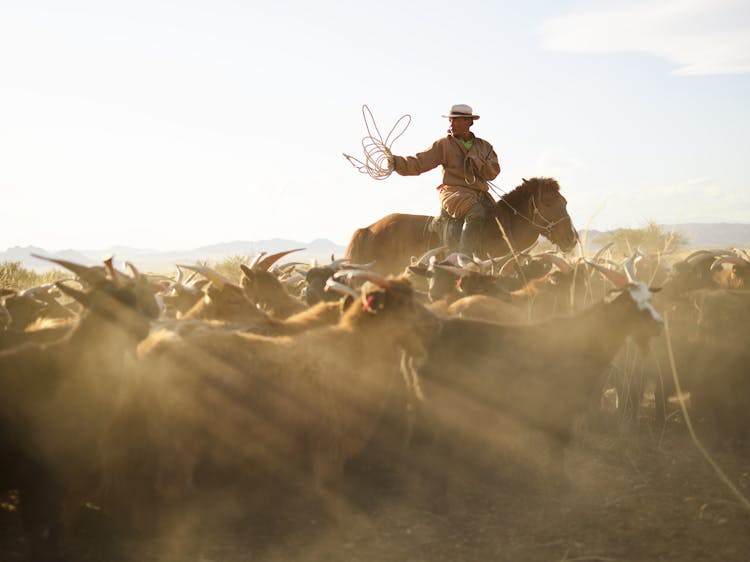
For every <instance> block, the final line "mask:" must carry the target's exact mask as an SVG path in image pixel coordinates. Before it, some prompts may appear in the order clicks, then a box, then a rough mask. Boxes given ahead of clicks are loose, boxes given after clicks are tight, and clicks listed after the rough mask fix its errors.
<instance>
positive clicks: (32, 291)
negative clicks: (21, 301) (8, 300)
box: [18, 283, 55, 298]
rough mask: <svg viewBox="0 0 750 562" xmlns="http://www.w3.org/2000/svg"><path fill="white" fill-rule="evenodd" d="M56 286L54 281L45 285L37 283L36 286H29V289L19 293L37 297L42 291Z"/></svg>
mask: <svg viewBox="0 0 750 562" xmlns="http://www.w3.org/2000/svg"><path fill="white" fill-rule="evenodd" d="M54 286H55V284H54V283H45V284H44V285H37V286H36V287H29V288H28V289H24V290H23V291H21V292H20V293H18V295H19V296H24V297H31V298H34V297H36V295H39V294H41V293H46V292H47V291H49V290H50V289H51V288H52V287H54Z"/></svg>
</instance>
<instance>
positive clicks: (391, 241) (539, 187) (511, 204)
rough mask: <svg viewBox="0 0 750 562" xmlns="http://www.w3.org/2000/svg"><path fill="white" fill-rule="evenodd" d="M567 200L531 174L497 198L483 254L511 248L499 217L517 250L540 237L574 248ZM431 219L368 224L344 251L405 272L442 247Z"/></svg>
mask: <svg viewBox="0 0 750 562" xmlns="http://www.w3.org/2000/svg"><path fill="white" fill-rule="evenodd" d="M567 203H568V202H567V201H566V200H565V197H563V196H562V195H561V194H560V186H559V184H558V183H557V181H556V180H554V179H552V178H531V179H530V180H524V182H523V183H522V184H521V185H519V186H518V187H516V188H515V189H514V190H513V191H511V192H509V193H506V194H505V195H503V196H502V198H501V199H500V200H499V201H496V202H494V201H493V208H492V210H491V213H490V218H489V219H488V220H487V221H486V224H485V228H484V232H483V234H482V255H490V256H493V257H495V256H502V255H505V254H507V253H508V252H509V251H510V250H509V248H508V244H507V242H506V241H505V239H504V237H503V234H502V232H501V230H500V228H499V227H498V225H497V222H496V220H497V221H499V222H500V224H501V225H502V226H503V229H504V230H505V233H506V234H507V236H508V238H509V239H510V243H511V244H512V246H513V249H514V250H516V251H521V250H524V249H526V248H528V247H529V246H531V245H532V244H533V243H534V242H535V241H536V239H537V238H538V237H539V235H542V236H544V237H545V238H547V239H549V240H550V241H552V242H553V243H555V244H557V245H558V247H559V248H560V249H562V250H563V251H565V252H567V251H569V250H572V249H573V248H574V247H575V245H576V242H577V240H578V235H577V233H576V231H575V229H574V228H573V223H572V222H571V220H570V216H569V215H568V211H567V209H566V206H567ZM433 220H434V219H433V217H430V216H425V215H407V214H403V213H393V214H390V215H388V216H386V217H383V218H382V219H380V220H379V221H376V222H374V223H372V224H371V225H370V226H368V227H365V228H360V229H358V230H357V231H356V232H355V233H354V235H353V236H352V239H351V240H350V241H349V246H348V247H347V249H346V255H347V257H349V258H351V259H352V261H354V262H356V263H367V262H371V261H374V262H375V269H376V270H377V271H380V272H382V273H401V272H403V270H404V268H405V267H406V266H407V265H409V261H410V258H411V257H412V256H419V255H422V254H424V253H425V252H426V251H428V250H430V249H431V248H435V247H437V246H439V245H440V243H441V242H440V238H439V235H438V233H437V232H435V230H434V229H433V228H432V222H433Z"/></svg>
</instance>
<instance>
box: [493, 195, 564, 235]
mask: <svg viewBox="0 0 750 562" xmlns="http://www.w3.org/2000/svg"><path fill="white" fill-rule="evenodd" d="M487 183H488V184H489V185H490V186H491V187H492V188H495V189H493V191H494V192H495V194H496V195H498V191H501V192H502V190H501V189H500V188H499V187H497V186H496V185H495V184H493V183H492V182H487ZM503 195H507V192H503ZM498 198H499V200H500V201H502V202H503V203H505V204H506V205H507V206H508V208H509V209H510V210H511V211H513V214H514V215H515V216H517V217H521V218H522V219H523V220H525V221H526V222H528V223H529V224H530V225H531V226H533V227H534V228H536V229H538V230H540V231H541V232H542V234H543V235H544V236H545V237H547V238H550V239H551V236H552V229H553V228H555V226H557V225H558V224H560V223H561V222H563V221H564V220H566V219H570V217H569V216H567V215H566V216H564V217H560V218H559V219H557V220H556V221H552V220H549V219H548V218H547V217H545V216H544V215H543V214H542V212H541V211H540V210H539V207H537V205H536V200H535V199H534V194H533V193H532V194H531V197H530V199H531V201H530V202H529V211H530V212H529V216H530V217H531V218H529V217H528V216H526V215H524V214H523V213H521V212H520V211H519V210H518V209H516V208H515V207H514V206H513V205H511V204H510V203H508V202H507V201H506V200H505V199H503V197H502V195H498ZM537 219H541V220H542V221H544V222H543V223H540V222H538V221H537Z"/></svg>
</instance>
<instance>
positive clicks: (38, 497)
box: [0, 260, 155, 562]
mask: <svg viewBox="0 0 750 562" xmlns="http://www.w3.org/2000/svg"><path fill="white" fill-rule="evenodd" d="M51 261H54V262H55V263H58V264H59V265H63V266H64V267H65V266H66V265H65V264H64V263H61V262H60V261H57V260H51ZM66 263H67V262H66ZM134 286H135V283H129V284H127V285H124V286H123V285H121V283H120V282H119V281H110V280H106V279H101V280H100V281H98V282H96V283H95V285H94V286H93V287H92V288H91V289H90V290H88V291H86V292H81V291H77V290H75V289H72V288H69V287H66V286H65V285H63V284H62V283H60V284H58V287H59V289H60V290H61V291H62V292H64V293H65V294H66V295H68V296H70V297H72V298H74V299H75V300H76V301H78V302H80V303H81V304H82V305H83V306H84V307H85V312H84V313H83V314H82V316H81V317H80V319H79V320H78V323H77V325H76V326H75V328H74V329H73V330H72V331H71V332H70V333H69V334H68V335H67V336H66V337H64V338H63V339H61V340H59V341H57V342H54V343H50V344H47V345H24V346H21V347H17V348H14V349H11V350H6V351H2V352H0V459H1V461H0V485H1V486H2V488H3V489H5V490H7V489H17V490H18V491H19V494H20V501H21V511H22V515H23V520H24V527H25V530H26V533H27V534H28V537H29V543H30V548H31V559H32V560H34V561H35V562H42V561H44V562H47V561H52V560H55V561H57V560H59V559H60V550H59V549H60V544H59V543H60V539H61V526H62V521H61V518H62V509H63V501H64V498H65V495H66V490H67V489H68V487H69V486H71V485H73V484H75V485H79V484H81V483H82V481H86V480H88V479H90V478H91V475H92V472H93V471H94V466H95V456H94V451H95V450H96V448H97V446H98V443H99V439H100V429H101V427H103V425H104V424H105V423H106V419H107V415H109V414H110V412H111V410H112V404H113V400H114V396H115V395H116V392H117V385H118V382H119V377H118V375H119V374H120V369H121V368H122V363H123V355H124V354H126V353H128V352H131V353H134V351H135V347H136V345H137V343H138V342H139V341H140V340H141V339H143V338H145V337H146V335H147V334H148V332H149V328H150V320H151V318H153V312H154V310H155V303H153V302H142V301H139V300H138V298H137V297H136V293H135V291H134Z"/></svg>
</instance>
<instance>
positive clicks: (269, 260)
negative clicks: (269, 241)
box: [252, 248, 304, 271]
mask: <svg viewBox="0 0 750 562" xmlns="http://www.w3.org/2000/svg"><path fill="white" fill-rule="evenodd" d="M300 250H304V248H295V249H294V250H286V251H284V252H277V253H275V254H271V255H270V256H266V257H265V258H263V259H262V260H261V261H259V262H258V263H256V264H255V265H254V266H252V267H253V269H262V270H263V271H268V268H269V267H271V266H272V265H273V264H274V263H276V262H277V261H279V260H280V259H281V258H283V257H284V256H285V255H287V254H291V253H292V252H299V251H300Z"/></svg>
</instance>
